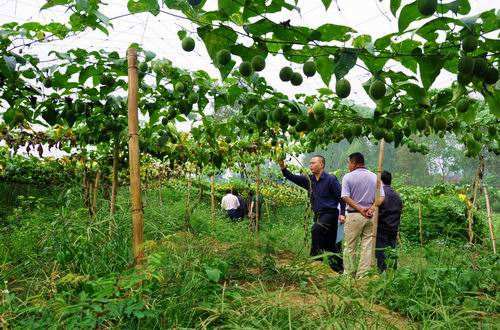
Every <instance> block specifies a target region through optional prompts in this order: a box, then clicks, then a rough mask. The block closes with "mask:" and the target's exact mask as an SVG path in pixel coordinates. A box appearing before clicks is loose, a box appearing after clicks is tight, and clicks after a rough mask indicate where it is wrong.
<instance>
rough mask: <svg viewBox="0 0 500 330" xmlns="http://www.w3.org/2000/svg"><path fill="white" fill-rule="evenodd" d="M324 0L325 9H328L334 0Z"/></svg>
mask: <svg viewBox="0 0 500 330" xmlns="http://www.w3.org/2000/svg"><path fill="white" fill-rule="evenodd" d="M321 1H323V5H324V6H325V10H328V8H330V5H331V4H332V0H321Z"/></svg>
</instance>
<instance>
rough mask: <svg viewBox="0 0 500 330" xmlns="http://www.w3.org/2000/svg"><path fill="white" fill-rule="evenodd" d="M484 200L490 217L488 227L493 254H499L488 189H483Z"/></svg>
mask: <svg viewBox="0 0 500 330" xmlns="http://www.w3.org/2000/svg"><path fill="white" fill-rule="evenodd" d="M483 192H484V199H485V200H486V212H487V215H488V227H489V228H490V239H491V246H492V247H493V254H497V246H496V244H497V242H496V239H495V230H494V228H493V219H492V216H491V205H490V196H489V195H488V190H487V189H486V187H483Z"/></svg>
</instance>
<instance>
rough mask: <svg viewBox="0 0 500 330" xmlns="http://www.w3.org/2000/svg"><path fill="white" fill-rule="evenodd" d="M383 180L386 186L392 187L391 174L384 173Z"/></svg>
mask: <svg viewBox="0 0 500 330" xmlns="http://www.w3.org/2000/svg"><path fill="white" fill-rule="evenodd" d="M381 180H382V182H383V183H384V184H385V185H386V186H390V185H391V182H392V174H391V172H387V171H383V172H382V175H381Z"/></svg>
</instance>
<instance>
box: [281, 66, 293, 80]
mask: <svg viewBox="0 0 500 330" xmlns="http://www.w3.org/2000/svg"><path fill="white" fill-rule="evenodd" d="M292 75H293V70H292V68H291V67H289V66H285V67H284V68H282V69H281V70H280V79H281V80H282V81H290V79H291V78H292Z"/></svg>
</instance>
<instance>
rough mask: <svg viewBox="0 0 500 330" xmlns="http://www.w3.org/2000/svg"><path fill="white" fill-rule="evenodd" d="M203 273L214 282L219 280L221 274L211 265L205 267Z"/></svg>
mask: <svg viewBox="0 0 500 330" xmlns="http://www.w3.org/2000/svg"><path fill="white" fill-rule="evenodd" d="M205 273H206V274H207V277H208V279H209V280H210V281H212V282H215V283H217V282H219V280H220V277H221V275H222V274H221V271H220V270H218V269H217V268H211V267H207V268H206V269H205Z"/></svg>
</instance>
